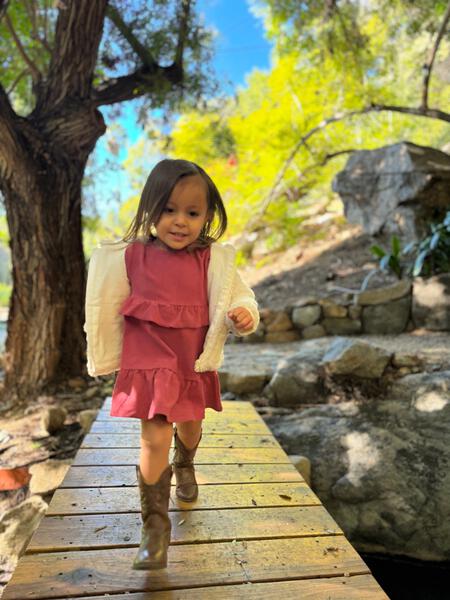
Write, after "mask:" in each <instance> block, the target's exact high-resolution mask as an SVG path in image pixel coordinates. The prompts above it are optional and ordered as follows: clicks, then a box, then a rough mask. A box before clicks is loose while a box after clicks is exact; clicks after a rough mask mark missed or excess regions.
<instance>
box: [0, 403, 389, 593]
mask: <svg viewBox="0 0 450 600" xmlns="http://www.w3.org/2000/svg"><path fill="white" fill-rule="evenodd" d="M223 405H224V411H223V412H222V413H216V412H214V411H212V410H208V411H207V418H206V420H205V422H204V429H203V432H204V433H203V438H202V442H201V446H200V448H199V450H198V452H197V456H196V465H197V467H196V471H197V479H198V482H199V484H200V491H199V497H198V499H197V501H196V502H195V503H192V504H191V503H185V502H181V501H179V500H177V499H176V497H175V494H174V493H173V492H172V497H171V503H170V516H171V519H172V526H173V528H172V541H171V546H170V548H169V563H168V568H167V569H163V570H159V571H135V570H133V569H132V568H131V565H132V562H133V559H134V556H135V554H136V551H137V547H138V545H139V541H140V528H141V524H140V507H139V496H138V488H137V482H136V473H135V467H134V465H135V464H137V463H138V460H139V437H140V435H139V434H140V425H139V421H138V420H137V419H117V418H112V417H110V416H109V406H110V399H109V400H107V402H106V403H105V406H104V408H103V409H102V410H101V411H100V413H99V415H98V418H97V420H96V421H95V422H94V424H93V426H92V428H91V431H90V433H89V434H88V435H86V437H85V438H84V442H83V445H82V447H81V448H80V450H79V451H78V454H77V456H76V458H75V460H74V462H73V465H72V466H71V468H70V469H69V471H68V473H67V476H66V478H65V480H64V482H63V483H62V485H61V487H60V488H59V489H58V490H57V491H56V492H55V494H54V496H53V498H52V501H51V503H50V506H49V509H48V511H47V514H46V516H45V517H44V518H43V520H42V522H41V524H40V527H39V528H38V530H37V531H36V532H35V534H34V536H33V538H32V539H31V542H30V544H29V546H28V548H27V552H26V554H25V555H24V556H23V557H22V558H21V560H20V561H19V564H18V566H17V569H16V571H15V573H14V576H13V578H12V579H11V581H10V582H9V584H8V585H7V586H6V588H5V590H4V593H3V596H2V598H3V599H4V600H11V599H13V598H14V599H17V600H19V599H20V600H26V599H30V598H31V599H32V598H40V599H44V598H57V599H59V600H62V599H63V598H64V599H68V598H84V599H85V600H94V599H98V598H103V597H111V598H114V599H115V600H144V599H148V598H154V599H161V600H164V599H166V600H168V599H171V600H173V599H180V600H190V599H192V600H193V599H195V600H197V599H208V600H209V599H210V598H211V599H219V598H221V599H223V600H230V599H238V598H239V599H242V598H245V599H247V598H250V599H253V598H277V599H278V598H280V597H283V598H286V599H302V600H311V599H317V600H344V599H345V600H351V599H354V600H369V599H370V600H375V599H376V600H386V599H387V596H386V594H385V593H384V592H383V591H382V589H381V588H380V587H379V585H378V584H377V582H376V581H375V579H374V578H373V577H372V575H371V574H370V570H369V569H368V567H367V566H366V564H365V563H364V562H363V561H362V559H361V558H360V556H359V555H358V553H357V552H356V551H355V550H354V549H353V547H352V546H351V545H350V544H349V542H348V541H347V540H346V538H345V536H344V535H343V532H342V531H341V529H340V528H339V527H338V525H337V524H336V523H335V521H334V520H333V519H332V518H331V516H330V515H329V514H328V513H327V511H326V510H325V508H324V507H323V506H322V505H321V503H320V501H319V499H318V498H317V496H315V495H314V493H313V492H312V491H311V489H310V488H309V487H308V486H307V485H306V483H305V482H304V481H303V479H302V477H301V476H300V475H299V474H298V472H297V471H296V469H295V468H294V466H293V465H292V464H291V463H290V461H289V458H288V457H287V455H286V454H285V452H284V451H283V449H282V448H281V447H280V445H279V444H278V442H277V441H276V439H275V438H274V437H273V436H272V435H271V432H270V430H269V428H268V427H267V426H266V424H265V423H264V421H263V420H262V419H261V417H260V416H259V415H258V413H257V412H256V410H255V409H254V407H253V406H252V405H251V404H250V403H249V402H223ZM173 484H174V479H173V480H172V485H173Z"/></svg>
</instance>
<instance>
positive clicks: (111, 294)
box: [84, 238, 259, 377]
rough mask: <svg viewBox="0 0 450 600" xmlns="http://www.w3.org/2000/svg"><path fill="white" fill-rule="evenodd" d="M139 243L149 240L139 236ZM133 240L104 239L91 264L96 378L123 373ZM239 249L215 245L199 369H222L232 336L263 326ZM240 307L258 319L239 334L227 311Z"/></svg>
mask: <svg viewBox="0 0 450 600" xmlns="http://www.w3.org/2000/svg"><path fill="white" fill-rule="evenodd" d="M138 240H139V241H145V240H144V239H143V238H138ZM127 246H128V242H124V241H122V240H118V241H109V240H104V241H102V242H100V243H99V245H98V246H97V247H96V248H95V249H94V250H93V252H92V256H91V259H90V261H89V269H88V277H87V285H86V303H85V317H86V319H85V323H84V331H85V332H86V339H87V369H88V373H89V375H91V376H92V377H94V376H97V375H106V374H109V373H113V372H114V371H118V370H119V368H120V358H121V353H122V339H123V326H124V317H123V316H122V315H121V314H120V313H119V310H120V307H121V306H122V304H123V302H124V301H125V299H126V298H127V297H128V296H129V295H130V290H131V288H130V283H129V281H128V277H127V271H126V266H125V249H126V248H127ZM235 258H236V249H235V248H234V247H233V246H232V245H231V244H227V243H220V242H214V243H213V244H212V245H211V259H210V261H209V266H208V274H207V276H208V303H209V328H208V331H207V333H206V337H205V343H204V346H203V350H202V352H201V354H200V356H199V357H198V358H197V360H196V361H195V364H194V370H195V371H196V372H198V373H201V372H203V371H214V370H217V369H218V368H219V367H220V366H221V364H222V363H223V358H224V355H223V347H224V344H225V341H226V338H227V335H228V333H229V332H231V333H234V334H235V335H237V336H239V337H243V336H246V335H250V334H251V333H253V332H254V331H255V330H256V328H257V327H258V324H259V312H258V304H257V302H256V299H255V294H254V292H253V290H252V289H251V288H250V287H249V286H248V285H247V284H246V283H245V282H244V281H243V280H242V278H241V276H240V274H239V272H238V270H237V268H236V263H235ZM238 306H243V307H244V308H247V309H248V310H249V311H250V313H251V314H252V316H253V321H254V322H253V327H252V329H251V330H249V331H246V332H245V333H239V332H238V331H237V330H236V328H235V326H234V323H233V321H232V320H231V319H230V318H229V317H228V316H227V312H228V311H229V310H231V309H233V308H237V307H238Z"/></svg>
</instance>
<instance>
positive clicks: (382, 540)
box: [268, 371, 450, 561]
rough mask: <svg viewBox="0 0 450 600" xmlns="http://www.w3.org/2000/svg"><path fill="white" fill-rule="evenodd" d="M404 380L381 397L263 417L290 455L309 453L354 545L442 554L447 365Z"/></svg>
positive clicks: (449, 525)
mask: <svg viewBox="0 0 450 600" xmlns="http://www.w3.org/2000/svg"><path fill="white" fill-rule="evenodd" d="M403 380H408V381H407V382H406V381H401V383H400V381H399V382H397V383H396V390H395V393H392V394H389V395H388V397H387V398H385V399H383V400H382V401H374V400H370V399H367V401H366V402H363V403H358V404H356V403H353V402H352V403H346V404H345V405H344V404H342V405H341V404H339V405H334V406H333V405H321V406H317V407H315V408H313V409H308V410H304V411H302V412H301V413H296V414H293V415H292V414H291V415H277V416H276V417H274V418H273V419H269V421H268V422H269V425H270V427H271V429H272V431H273V432H274V434H275V435H276V437H277V438H278V440H279V441H280V442H281V444H282V445H283V447H284V449H285V450H286V451H287V452H288V453H289V454H299V455H303V456H307V457H308V458H309V459H310V461H311V468H312V470H311V472H312V486H313V489H314V491H315V492H316V493H317V495H318V496H319V498H320V499H321V500H322V502H323V503H324V505H325V506H326V507H327V510H329V512H330V513H331V514H332V516H333V517H334V518H335V519H336V521H337V522H338V523H339V525H340V526H341V527H342V528H343V530H344V532H345V534H346V536H347V537H348V538H349V539H350V541H351V542H352V544H353V545H354V546H355V547H356V548H357V550H359V551H367V552H383V553H390V554H403V555H406V556H410V557H414V558H418V559H421V560H440V561H442V560H447V561H448V560H449V559H450V519H449V501H448V499H449V497H450V469H449V468H448V466H449V464H450V445H449V443H448V440H449V438H450V391H449V384H448V382H449V380H450V371H445V372H441V373H433V374H418V375H408V376H407V377H405V378H403ZM393 392H394V390H393ZM349 405H352V407H350V406H349ZM331 457H332V460H330V458H331Z"/></svg>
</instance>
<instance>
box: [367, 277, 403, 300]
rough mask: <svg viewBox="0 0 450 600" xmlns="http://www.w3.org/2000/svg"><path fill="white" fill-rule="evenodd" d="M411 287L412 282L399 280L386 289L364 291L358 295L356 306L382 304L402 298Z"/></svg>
mask: <svg viewBox="0 0 450 600" xmlns="http://www.w3.org/2000/svg"><path fill="white" fill-rule="evenodd" d="M411 286H412V282H411V281H410V280H409V279H401V280H400V281H398V282H396V283H393V284H392V285H387V286H386V287H381V288H374V289H372V290H365V291H364V292H361V293H360V294H359V295H358V304H361V305H367V304H384V303H386V302H389V301H390V300H397V299H398V298H403V296H406V295H407V294H409V292H410V291H411Z"/></svg>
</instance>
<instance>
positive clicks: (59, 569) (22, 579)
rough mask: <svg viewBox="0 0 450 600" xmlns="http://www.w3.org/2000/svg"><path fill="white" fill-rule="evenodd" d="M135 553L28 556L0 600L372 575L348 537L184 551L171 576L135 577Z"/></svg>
mask: <svg viewBox="0 0 450 600" xmlns="http://www.w3.org/2000/svg"><path fill="white" fill-rule="evenodd" d="M136 552H137V548H136V547H135V548H118V549H116V548H112V549H106V550H89V551H72V552H49V553H46V554H25V555H24V556H23V557H22V558H21V560H20V562H19V564H18V566H17V569H16V571H15V573H14V579H13V581H14V585H12V586H7V587H6V588H5V590H4V593H3V597H2V600H24V599H25V598H27V600H30V599H34V598H58V597H61V596H62V597H64V598H68V597H70V596H77V595H78V596H82V595H87V594H97V595H98V594H105V593H110V594H114V593H124V592H138V591H160V590H169V589H177V588H179V589H180V588H181V589H183V588H190V587H191V588H192V587H205V586H209V585H223V584H226V585H228V584H237V583H244V582H246V581H251V582H262V581H278V580H286V579H301V578H313V577H338V576H340V577H344V576H345V574H348V575H349V576H351V575H363V574H368V573H369V569H368V567H367V566H366V565H365V563H364V562H363V561H362V559H361V558H360V556H359V555H358V554H357V553H356V551H355V550H354V549H353V548H352V546H351V545H350V544H349V542H348V541H347V540H346V539H345V538H344V537H343V536H330V537H328V536H324V537H305V538H287V539H273V540H271V541H270V543H268V542H267V541H266V540H249V541H236V542H212V543H209V544H179V545H173V546H171V547H170V548H169V559H168V565H167V569H160V570H157V571H135V570H133V569H132V567H131V566H132V562H133V560H134V558H135V556H136Z"/></svg>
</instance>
